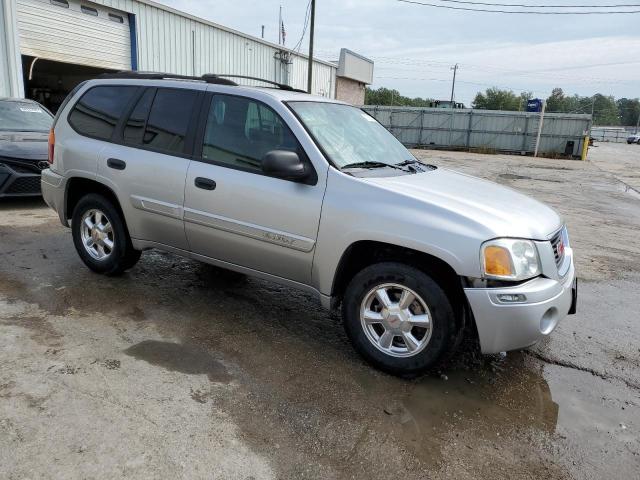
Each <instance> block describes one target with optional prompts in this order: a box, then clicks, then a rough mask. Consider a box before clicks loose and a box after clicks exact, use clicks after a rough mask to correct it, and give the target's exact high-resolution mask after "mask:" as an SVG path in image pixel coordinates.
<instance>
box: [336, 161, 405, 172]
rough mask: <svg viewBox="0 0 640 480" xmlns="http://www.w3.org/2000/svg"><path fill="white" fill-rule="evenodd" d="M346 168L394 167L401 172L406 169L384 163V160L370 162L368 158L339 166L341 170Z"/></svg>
mask: <svg viewBox="0 0 640 480" xmlns="http://www.w3.org/2000/svg"><path fill="white" fill-rule="evenodd" d="M346 168H371V169H373V168H395V169H397V170H402V171H403V172H406V170H405V169H404V168H402V167H400V166H398V165H393V164H390V163H384V162H371V161H369V160H367V161H365V162H354V163H348V164H346V165H345V166H343V167H341V170H344V169H346Z"/></svg>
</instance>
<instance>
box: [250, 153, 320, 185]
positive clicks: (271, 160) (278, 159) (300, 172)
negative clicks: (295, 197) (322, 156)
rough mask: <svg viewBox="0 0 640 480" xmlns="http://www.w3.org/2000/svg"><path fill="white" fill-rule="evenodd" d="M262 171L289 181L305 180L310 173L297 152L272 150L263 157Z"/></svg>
mask: <svg viewBox="0 0 640 480" xmlns="http://www.w3.org/2000/svg"><path fill="white" fill-rule="evenodd" d="M262 171H263V172H264V173H266V174H267V175H272V176H274V177H278V178H285V179H288V180H303V179H305V178H306V177H307V176H308V175H309V173H308V172H307V169H306V168H305V166H304V163H302V161H301V160H300V157H299V156H298V154H297V153H296V152H291V151H289V150H271V151H270V152H267V153H266V154H265V156H264V157H262Z"/></svg>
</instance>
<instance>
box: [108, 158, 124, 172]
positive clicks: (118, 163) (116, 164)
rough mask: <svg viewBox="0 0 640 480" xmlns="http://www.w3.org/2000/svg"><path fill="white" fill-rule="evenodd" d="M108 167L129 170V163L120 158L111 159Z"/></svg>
mask: <svg viewBox="0 0 640 480" xmlns="http://www.w3.org/2000/svg"><path fill="white" fill-rule="evenodd" d="M107 167H109V168H113V169H115V170H124V169H125V168H127V163H126V162H125V161H124V160H120V159H118V158H110V159H108V160H107Z"/></svg>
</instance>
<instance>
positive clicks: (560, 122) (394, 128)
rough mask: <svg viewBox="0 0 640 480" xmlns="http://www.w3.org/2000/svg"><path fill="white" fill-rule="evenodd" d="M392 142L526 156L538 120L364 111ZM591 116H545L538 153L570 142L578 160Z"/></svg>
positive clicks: (516, 115) (519, 115)
mask: <svg viewBox="0 0 640 480" xmlns="http://www.w3.org/2000/svg"><path fill="white" fill-rule="evenodd" d="M364 110H365V111H367V112H368V113H370V114H371V115H373V116H374V117H375V118H376V119H377V120H378V121H379V122H380V123H382V125H384V126H385V127H386V128H387V129H388V130H389V131H390V132H391V133H393V134H394V135H395V136H396V138H398V140H400V141H401V142H402V143H403V144H405V145H407V146H409V147H418V146H419V147H433V148H471V149H473V148H483V149H493V150H496V151H504V152H517V153H523V152H524V153H532V152H533V151H534V149H535V141H536V136H537V133H538V127H539V121H540V114H538V113H528V112H502V111H493V110H470V109H464V110H462V109H460V110H456V109H441V108H410V107H388V106H365V107H364ZM590 129H591V115H578V114H562V113H547V114H546V115H545V116H544V122H543V128H542V133H541V136H540V146H539V152H540V153H546V154H551V153H560V154H561V153H564V152H565V149H566V148H567V142H573V147H572V154H573V155H574V156H579V155H580V153H581V151H582V143H583V140H584V135H585V134H588V132H589V131H590Z"/></svg>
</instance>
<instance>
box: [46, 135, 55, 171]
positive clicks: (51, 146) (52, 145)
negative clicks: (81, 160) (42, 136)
mask: <svg viewBox="0 0 640 480" xmlns="http://www.w3.org/2000/svg"><path fill="white" fill-rule="evenodd" d="M55 146H56V134H55V133H53V128H52V129H51V130H49V158H48V160H49V164H50V165H53V151H54V149H55Z"/></svg>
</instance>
